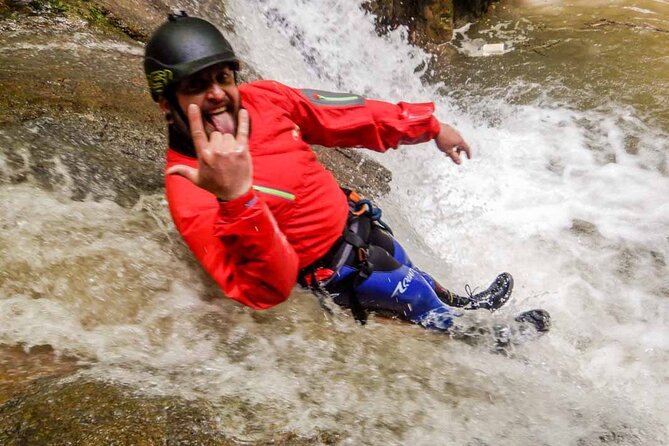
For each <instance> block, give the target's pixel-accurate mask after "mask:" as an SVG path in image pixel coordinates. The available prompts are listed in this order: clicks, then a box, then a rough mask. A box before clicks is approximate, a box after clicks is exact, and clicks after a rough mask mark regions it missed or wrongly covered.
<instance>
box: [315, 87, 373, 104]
mask: <svg viewBox="0 0 669 446" xmlns="http://www.w3.org/2000/svg"><path fill="white" fill-rule="evenodd" d="M302 94H303V95H304V96H306V97H307V99H309V101H310V102H311V103H312V104H316V105H329V106H334V107H337V106H340V107H347V106H351V105H364V104H365V98H363V97H362V96H359V95H357V94H353V93H333V92H330V91H321V90H310V89H306V88H305V89H303V90H302Z"/></svg>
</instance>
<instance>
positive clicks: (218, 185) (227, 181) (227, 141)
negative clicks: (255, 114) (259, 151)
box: [167, 104, 253, 201]
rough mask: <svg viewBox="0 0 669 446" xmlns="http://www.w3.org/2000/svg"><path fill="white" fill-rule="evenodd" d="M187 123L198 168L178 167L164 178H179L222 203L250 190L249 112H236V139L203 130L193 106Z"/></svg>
mask: <svg viewBox="0 0 669 446" xmlns="http://www.w3.org/2000/svg"><path fill="white" fill-rule="evenodd" d="M188 123H189V124H190V133H191V137H192V139H193V145H194V146H195V153H196V154H197V159H198V168H197V169H194V168H192V167H189V166H184V165H177V166H173V167H171V168H170V169H169V170H168V171H167V175H181V176H182V177H184V178H186V179H188V180H190V181H192V182H193V184H195V185H196V186H198V187H201V188H202V189H204V190H206V191H208V192H211V193H212V194H214V195H216V196H217V197H218V198H220V199H222V200H226V201H228V200H234V199H235V198H238V197H241V196H242V195H244V194H245V193H246V192H248V190H249V189H250V188H251V183H252V181H253V166H252V164H251V154H250V153H249V148H248V141H249V113H248V112H247V111H246V110H244V109H241V110H239V119H238V125H237V137H236V138H235V137H234V136H233V135H232V134H230V133H225V134H223V133H220V132H212V133H211V135H210V136H209V137H207V133H206V132H205V130H204V125H203V123H202V113H200V108H199V107H198V106H197V105H195V104H190V105H189V106H188Z"/></svg>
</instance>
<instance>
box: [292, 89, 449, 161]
mask: <svg viewBox="0 0 669 446" xmlns="http://www.w3.org/2000/svg"><path fill="white" fill-rule="evenodd" d="M279 85H280V84H279ZM280 88H282V89H284V95H285V96H286V97H287V98H288V101H289V103H290V105H289V108H290V112H291V116H292V119H293V120H294V122H295V123H296V124H297V125H299V126H300V129H301V131H302V137H303V139H304V140H305V141H306V142H307V143H310V144H320V145H324V146H328V147H341V146H343V147H367V148H369V149H372V150H376V151H379V152H385V151H386V150H387V149H389V148H397V147H398V146H399V145H400V144H418V143H421V142H426V141H429V140H431V139H434V138H435V137H436V136H437V135H438V134H439V130H440V125H439V121H438V120H437V119H436V118H435V117H434V116H433V113H434V104H433V103H431V102H428V103H421V104H413V103H408V102H399V103H397V104H391V103H388V102H382V101H375V100H370V99H365V98H363V97H361V96H356V95H349V96H348V97H346V96H344V95H341V94H338V93H327V92H322V91H316V90H298V89H294V88H290V87H287V86H283V85H282V86H281V87H280ZM328 95H332V96H334V95H336V96H334V97H328Z"/></svg>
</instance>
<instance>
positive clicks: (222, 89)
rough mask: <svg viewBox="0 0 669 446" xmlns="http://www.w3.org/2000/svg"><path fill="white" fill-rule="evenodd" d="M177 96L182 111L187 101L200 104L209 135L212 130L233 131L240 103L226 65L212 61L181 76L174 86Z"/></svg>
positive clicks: (231, 74)
mask: <svg viewBox="0 0 669 446" xmlns="http://www.w3.org/2000/svg"><path fill="white" fill-rule="evenodd" d="M176 98H177V102H178V103H179V106H180V107H181V109H182V110H183V111H184V113H185V112H186V111H187V110H188V106H189V105H190V104H195V105H197V106H198V107H200V110H201V111H202V120H203V122H204V128H205V130H206V132H207V134H208V135H210V134H211V133H212V132H213V131H219V132H221V133H232V134H233V135H234V134H235V130H236V128H237V115H238V113H239V108H240V106H241V105H240V97H239V89H238V88H237V84H236V83H235V75H234V72H233V71H232V69H231V68H230V67H229V66H226V65H215V66H213V67H210V68H206V69H204V70H202V71H198V72H197V73H195V74H193V75H191V76H189V77H187V78H186V79H184V80H182V81H181V82H179V84H178V85H177V87H176Z"/></svg>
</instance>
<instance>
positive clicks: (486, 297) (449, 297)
mask: <svg viewBox="0 0 669 446" xmlns="http://www.w3.org/2000/svg"><path fill="white" fill-rule="evenodd" d="M465 291H466V292H467V296H458V295H457V294H455V293H453V292H451V291H449V290H447V289H445V288H444V287H442V286H440V285H439V284H435V292H436V293H437V296H438V297H439V299H441V301H442V302H444V303H445V304H446V305H449V306H451V307H459V308H464V309H465V310H480V309H483V310H490V311H495V310H497V309H498V308H500V307H501V306H502V305H504V304H505V303H506V302H507V301H508V300H509V299H510V298H511V292H512V291H513V277H511V274H509V273H502V274H500V275H499V276H497V278H496V279H495V281H494V282H493V283H492V284H491V285H490V286H489V287H488V288H487V289H486V290H484V291H481V292H480V293H477V294H474V293H473V292H472V291H471V289H470V288H469V285H466V286H465Z"/></svg>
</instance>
